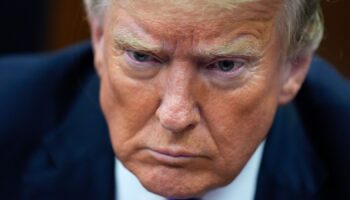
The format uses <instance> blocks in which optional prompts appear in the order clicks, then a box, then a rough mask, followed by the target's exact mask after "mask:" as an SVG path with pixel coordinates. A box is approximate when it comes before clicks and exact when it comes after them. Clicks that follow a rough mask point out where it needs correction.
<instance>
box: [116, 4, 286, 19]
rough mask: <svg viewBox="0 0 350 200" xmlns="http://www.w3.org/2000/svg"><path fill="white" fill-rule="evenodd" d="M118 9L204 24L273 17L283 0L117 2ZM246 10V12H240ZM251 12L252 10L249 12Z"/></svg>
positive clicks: (137, 14) (146, 16)
mask: <svg viewBox="0 0 350 200" xmlns="http://www.w3.org/2000/svg"><path fill="white" fill-rule="evenodd" d="M115 2H116V3H117V4H118V6H119V7H122V8H123V9H125V10H127V11H129V12H130V13H133V15H134V16H137V17H138V18H141V19H144V20H147V19H148V20H153V21H163V22H164V21H167V22H170V21H171V22H181V23H182V22H184V21H185V22H188V23H190V22H193V23H197V22H202V21H212V20H215V19H218V18H231V20H234V19H236V20H237V21H239V20H241V18H249V17H252V16H249V15H255V16H257V14H260V16H259V18H261V19H262V20H264V18H271V16H272V15H274V14H275V13H276V11H277V8H278V7H279V5H280V4H281V2H282V0H169V1H165V0H118V1H115ZM242 9H244V10H245V12H244V13H240V12H241V10H242ZM248 11H251V12H250V13H249V12H248Z"/></svg>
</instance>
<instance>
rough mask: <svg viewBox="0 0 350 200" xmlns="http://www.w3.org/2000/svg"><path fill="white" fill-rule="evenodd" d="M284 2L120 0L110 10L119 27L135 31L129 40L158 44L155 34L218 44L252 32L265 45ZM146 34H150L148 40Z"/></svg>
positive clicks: (166, 38)
mask: <svg viewBox="0 0 350 200" xmlns="http://www.w3.org/2000/svg"><path fill="white" fill-rule="evenodd" d="M281 1H282V0H173V1H164V0H118V1H114V3H113V4H112V5H111V9H109V11H110V14H112V15H113V14H114V15H115V18H116V23H115V24H114V25H117V26H115V27H114V28H115V29H120V30H121V31H122V32H124V31H126V32H128V31H129V32H133V33H132V34H125V36H132V37H130V39H129V40H132V39H133V36H137V35H138V36H139V38H143V39H145V41H144V42H146V43H147V42H150V43H156V42H154V41H152V37H153V38H157V39H161V40H164V41H174V42H175V43H177V44H178V41H185V40H186V41H188V40H191V41H190V42H182V43H186V44H190V43H192V44H193V43H195V42H196V41H209V40H211V42H212V44H215V43H223V42H225V41H229V40H231V39H232V37H239V36H241V35H249V36H250V38H255V39H258V40H261V42H260V44H259V46H263V43H265V42H266V41H267V40H268V39H269V37H270V35H271V31H270V30H271V27H272V26H273V22H274V19H275V18H276V13H277V12H278V8H279V6H280V5H281ZM114 25H113V24H112V26H114ZM119 33H120V31H119ZM146 35H148V36H150V37H148V40H147V37H146ZM252 36H253V37H252ZM124 38H125V37H124ZM126 39H127V38H126ZM214 40H215V41H214ZM204 43H205V44H206V45H208V44H209V42H204ZM241 43H242V42H241ZM243 43H244V41H243Z"/></svg>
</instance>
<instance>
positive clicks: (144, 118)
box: [94, 0, 284, 198]
mask: <svg viewBox="0 0 350 200" xmlns="http://www.w3.org/2000/svg"><path fill="white" fill-rule="evenodd" d="M280 3H281V2H280V1H279V0H260V1H259V0H257V1H243V0H240V1H237V0H236V1H234V0H226V1H210V0H205V1H204V0H193V1H185V0H178V1H161V0H138V1H136V0H135V1H132V0H119V1H113V3H112V4H111V5H110V6H109V7H108V9H107V11H106V18H105V21H104V25H103V30H101V35H100V37H98V41H95V42H94V44H95V55H96V65H97V68H98V71H99V74H100V78H101V94H100V95H101V104H102V109H103V112H104V114H105V117H106V120H107V122H108V126H109V130H110V137H111V140H112V145H113V148H114V151H115V153H116V155H117V158H118V159H119V160H120V161H121V162H122V163H123V164H124V165H125V166H126V167H127V168H128V169H129V170H131V171H132V172H133V173H134V174H135V175H136V176H137V177H138V178H139V180H140V181H141V183H142V184H143V185H144V186H145V187H146V188H147V189H148V190H150V191H152V192H154V193H158V194H160V195H163V196H167V197H176V198H184V197H193V196H199V195H201V194H203V193H204V192H206V191H208V190H210V189H214V188H217V187H220V186H224V185H226V184H228V183H230V182H231V181H232V180H233V179H234V178H235V177H236V176H237V174H238V173H239V172H240V170H241V169H242V168H243V166H244V165H245V164H246V162H247V161H248V159H249V158H250V156H251V155H252V153H253V152H254V151H255V149H256V148H257V146H258V145H259V144H260V143H261V142H262V140H264V138H265V136H266V135H267V133H268V131H269V128H270V126H271V124H272V121H273V118H274V114H275V111H276V107H277V106H278V104H279V97H280V93H281V87H282V85H283V77H284V70H283V69H284V66H283V65H284V63H283V61H282V60H283V59H281V58H282V52H283V51H281V50H282V49H284V48H283V45H282V43H281V38H280V35H279V34H278V30H277V28H276V23H278V22H277V15H278V13H277V12H278V11H279V6H280Z"/></svg>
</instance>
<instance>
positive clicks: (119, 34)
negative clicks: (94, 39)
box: [113, 29, 263, 58]
mask: <svg viewBox="0 0 350 200" xmlns="http://www.w3.org/2000/svg"><path fill="white" fill-rule="evenodd" d="M146 40H147V39H146ZM146 40H145V38H141V37H140V36H137V34H136V33H133V32H131V31H129V30H125V29H116V30H114V31H113V42H114V45H115V46H117V47H118V48H119V49H130V50H137V51H144V52H152V53H161V52H162V51H163V46H162V45H160V44H155V43H156V42H155V41H154V40H153V41H152V39H149V41H146ZM205 46H207V45H205ZM195 54H196V55H197V56H196V57H206V58H208V57H209V58H215V57H230V56H233V55H238V56H247V57H261V56H262V54H263V51H262V50H261V44H259V41H258V40H257V39H251V37H249V36H248V37H246V36H240V37H238V38H235V39H233V40H232V41H229V42H227V43H225V44H221V45H219V46H217V47H205V48H204V47H199V48H197V49H196V52H195Z"/></svg>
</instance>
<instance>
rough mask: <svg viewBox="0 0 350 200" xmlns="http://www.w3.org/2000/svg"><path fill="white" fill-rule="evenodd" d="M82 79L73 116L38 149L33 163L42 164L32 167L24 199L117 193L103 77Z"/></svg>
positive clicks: (92, 75) (100, 196)
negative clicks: (102, 101) (101, 95)
mask: <svg viewBox="0 0 350 200" xmlns="http://www.w3.org/2000/svg"><path fill="white" fill-rule="evenodd" d="M82 81H83V83H82V85H83V86H86V87H83V88H81V89H80V90H79V94H78V95H77V96H76V97H75V98H74V100H73V101H72V104H71V109H70V110H69V113H68V114H67V117H66V118H65V119H64V121H63V123H62V124H61V125H60V126H59V127H58V128H57V129H56V130H55V131H53V132H51V133H50V134H48V137H46V138H45V140H44V144H43V148H41V149H40V150H39V151H38V152H37V153H36V156H35V159H36V160H35V161H33V162H32V163H40V167H37V166H36V167H34V168H33V167H28V169H27V171H26V174H25V175H24V177H25V178H24V181H23V186H22V188H23V191H22V198H23V199H35V200H40V199H51V200H53V199H101V200H104V199H108V200H112V199H114V188H115V187H114V155H113V152H112V148H111V144H110V140H109V136H108V129H107V126H106V123H105V120H104V117H103V115H102V112H101V110H100V108H99V103H98V89H99V88H98V87H99V80H98V78H97V76H96V75H95V73H94V72H91V73H90V74H89V75H88V78H87V79H86V80H82ZM36 165H37V164H36ZM31 168H33V169H35V170H31ZM38 169H39V170H38Z"/></svg>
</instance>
